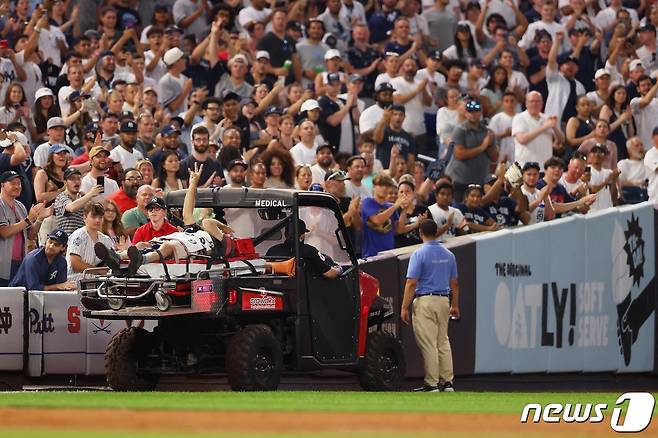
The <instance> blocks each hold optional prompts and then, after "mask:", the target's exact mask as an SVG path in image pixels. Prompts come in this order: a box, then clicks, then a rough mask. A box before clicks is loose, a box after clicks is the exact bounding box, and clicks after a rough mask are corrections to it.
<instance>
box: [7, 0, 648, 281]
mask: <svg viewBox="0 0 658 438" xmlns="http://www.w3.org/2000/svg"><path fill="white" fill-rule="evenodd" d="M656 26H658V4H655V3H654V2H652V1H640V0H607V2H606V0H480V1H477V0H468V1H466V0H435V1H432V0H367V1H360V0H223V1H219V0H218V1H212V0H148V1H146V0H141V1H140V0H66V1H63V0H45V1H39V0H11V1H9V0H0V75H1V77H0V79H1V82H0V104H1V106H0V129H1V130H0V148H1V153H0V185H1V191H0V249H2V254H3V255H5V257H2V258H1V259H0V286H6V285H9V284H12V285H25V281H26V278H28V277H30V271H29V269H36V270H37V271H38V272H39V273H40V274H39V275H40V276H41V277H43V276H45V278H43V280H41V281H40V282H37V283H35V282H34V281H33V282H32V283H30V286H31V287H36V285H38V286H40V287H47V288H54V289H70V288H73V287H74V283H73V282H72V281H73V280H75V279H77V278H78V277H79V276H80V275H81V272H82V271H83V270H84V269H86V268H89V267H93V266H96V265H97V264H98V263H99V261H100V260H99V259H98V258H97V257H96V255H95V254H94V252H93V246H94V243H95V242H98V241H101V242H107V244H108V245H109V246H113V247H114V248H116V249H117V250H125V249H126V247H127V246H129V245H130V244H131V243H137V242H139V241H142V239H144V238H147V237H148V236H151V237H152V236H155V235H159V234H161V233H167V232H169V231H171V230H174V229H176V224H175V223H174V222H173V221H172V223H173V225H172V224H171V223H170V222H169V220H168V219H167V208H166V206H165V205H164V204H163V203H161V202H160V201H158V200H157V199H159V198H162V197H163V196H164V195H165V194H166V193H167V192H169V191H172V190H180V189H186V188H187V184H188V178H189V170H190V169H194V168H196V167H197V166H199V167H200V166H201V165H203V166H202V174H201V177H200V181H199V187H211V186H230V187H252V188H286V189H297V190H318V191H325V192H328V193H330V194H332V195H334V196H335V197H336V198H337V200H338V202H339V205H340V208H341V210H342V212H343V217H344V219H345V222H346V224H347V226H348V227H349V229H350V235H351V238H352V240H353V242H354V244H355V245H354V246H355V247H356V249H357V252H358V255H359V256H360V257H364V258H365V257H370V256H373V255H375V254H377V252H379V251H382V250H388V249H392V248H395V247H400V246H407V245H412V244H416V243H420V237H419V234H418V224H419V223H420V222H421V221H422V220H423V219H425V218H431V219H433V220H434V221H436V222H437V224H438V234H437V239H440V240H446V239H449V238H452V237H454V236H458V235H461V234H466V233H474V232H482V231H495V230H498V229H500V228H503V227H515V226H519V225H525V224H533V223H538V222H542V221H547V220H552V219H554V218H557V217H561V216H564V215H568V214H586V213H588V212H590V211H595V210H601V209H605V208H608V207H611V206H613V205H617V204H619V203H636V202H641V201H644V200H647V199H650V200H654V201H655V200H656V199H657V198H658V177H656V170H657V168H658V98H656V93H657V92H658V82H657V81H656V79H655V77H656V72H657V71H658V61H657V60H656V49H657V46H658V45H657V35H656ZM515 174H516V177H514V175H515ZM154 199H155V200H154ZM200 214H204V213H200ZM169 219H172V218H169ZM229 225H230V224H229ZM145 236H146V237H145ZM9 255H10V256H9ZM44 257H45V263H44V262H43V259H44ZM62 258H64V259H65V262H66V264H65V266H64V265H62ZM37 266H38V268H37ZM62 266H64V267H62ZM62 269H65V270H66V272H67V275H66V276H62V272H61V271H62ZM26 270H27V271H26ZM46 274H47V275H46ZM41 277H35V278H41Z"/></svg>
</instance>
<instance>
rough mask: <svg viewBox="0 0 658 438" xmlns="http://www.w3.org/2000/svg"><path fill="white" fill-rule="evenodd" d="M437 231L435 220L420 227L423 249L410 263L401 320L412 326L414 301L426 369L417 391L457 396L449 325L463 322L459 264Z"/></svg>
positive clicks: (414, 314)
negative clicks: (454, 385) (458, 275)
mask: <svg viewBox="0 0 658 438" xmlns="http://www.w3.org/2000/svg"><path fill="white" fill-rule="evenodd" d="M437 229H438V226H437V225H436V222H434V221H433V220H431V219H425V220H423V221H422V222H421V223H420V227H419V231H420V238H421V239H422V240H423V246H421V247H420V249H418V250H417V251H416V252H414V253H413V254H412V255H411V259H410V260H409V268H408V269H407V283H406V285H405V288H404V298H403V300H402V311H401V312H400V316H401V318H402V321H403V322H404V323H406V324H409V322H410V318H409V305H410V304H412V301H413V310H412V312H413V330H414V335H415V337H416V343H417V344H418V347H419V348H420V351H421V352H422V354H423V362H424V366H425V384H424V385H423V386H421V387H420V388H417V389H415V390H414V391H422V392H439V391H446V392H454V388H453V386H452V379H453V377H454V374H453V370H452V351H451V349H450V340H449V339H448V321H449V319H450V318H451V317H452V318H455V319H458V318H459V287H458V284H457V263H456V261H455V256H454V255H453V254H452V253H451V252H450V251H448V250H447V249H446V248H444V247H443V245H441V244H440V243H439V242H437V241H436V240H435V239H436V233H437Z"/></svg>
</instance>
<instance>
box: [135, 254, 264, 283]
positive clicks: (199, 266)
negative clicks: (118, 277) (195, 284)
mask: <svg viewBox="0 0 658 438" xmlns="http://www.w3.org/2000/svg"><path fill="white" fill-rule="evenodd" d="M248 262H249V263H251V264H252V265H253V266H254V268H255V269H256V271H257V272H258V273H259V274H263V273H265V264H266V261H265V260H263V259H253V260H248ZM224 266H225V264H224V263H216V264H213V265H212V266H211V267H210V269H221V268H223V267H224ZM229 266H230V267H231V268H238V269H240V270H239V271H237V274H238V275H240V274H248V273H250V272H251V271H250V268H249V266H248V265H247V264H246V263H245V262H243V261H240V260H238V261H234V262H230V263H229ZM167 270H168V271H169V276H170V277H171V278H172V279H173V278H175V277H180V276H183V275H185V262H183V261H181V262H180V263H167ZM204 270H206V264H205V263H190V268H189V272H190V274H193V275H196V274H197V273H199V272H201V271H204ZM137 273H138V274H141V275H148V276H149V277H151V278H157V279H162V278H167V275H166V274H165V269H164V267H163V266H162V263H157V262H156V263H145V264H143V265H142V266H141V267H140V268H139V270H138V271H137Z"/></svg>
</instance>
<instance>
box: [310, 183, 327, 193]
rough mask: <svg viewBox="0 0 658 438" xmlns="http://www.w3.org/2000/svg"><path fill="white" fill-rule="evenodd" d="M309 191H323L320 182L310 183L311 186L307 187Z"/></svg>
mask: <svg viewBox="0 0 658 438" xmlns="http://www.w3.org/2000/svg"><path fill="white" fill-rule="evenodd" d="M308 189H309V190H310V191H311V192H324V189H323V188H322V184H320V183H313V184H311V187H309V188H308Z"/></svg>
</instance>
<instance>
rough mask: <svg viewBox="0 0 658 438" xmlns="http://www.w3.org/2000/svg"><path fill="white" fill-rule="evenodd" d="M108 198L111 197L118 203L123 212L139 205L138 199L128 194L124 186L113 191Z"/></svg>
mask: <svg viewBox="0 0 658 438" xmlns="http://www.w3.org/2000/svg"><path fill="white" fill-rule="evenodd" d="M107 199H111V200H112V201H114V202H116V203H117V205H118V206H119V211H120V212H121V214H123V213H125V212H126V211H128V210H130V209H131V208H135V207H137V201H136V200H134V199H133V198H131V197H129V196H128V195H126V192H124V191H123V189H122V188H121V189H119V190H118V191H117V192H115V193H112V194H111V195H110V196H108V197H107Z"/></svg>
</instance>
